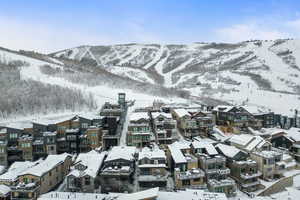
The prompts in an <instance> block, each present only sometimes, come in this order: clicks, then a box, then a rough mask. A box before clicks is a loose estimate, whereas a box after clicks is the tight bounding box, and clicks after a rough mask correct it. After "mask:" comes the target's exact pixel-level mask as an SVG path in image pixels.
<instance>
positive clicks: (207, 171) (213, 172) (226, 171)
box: [205, 168, 230, 175]
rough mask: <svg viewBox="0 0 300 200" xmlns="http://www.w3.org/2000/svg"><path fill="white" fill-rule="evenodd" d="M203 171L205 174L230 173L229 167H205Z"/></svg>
mask: <svg viewBox="0 0 300 200" xmlns="http://www.w3.org/2000/svg"><path fill="white" fill-rule="evenodd" d="M205 173H207V174H220V175H228V174H230V169H229V168H223V169H206V170H205Z"/></svg>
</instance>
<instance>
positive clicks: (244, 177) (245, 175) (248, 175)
mask: <svg viewBox="0 0 300 200" xmlns="http://www.w3.org/2000/svg"><path fill="white" fill-rule="evenodd" d="M261 175H262V173H261V172H259V171H258V172H256V173H242V174H241V178H242V179H245V180H247V179H251V178H256V177H259V176H261Z"/></svg>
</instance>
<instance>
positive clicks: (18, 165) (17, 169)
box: [0, 160, 41, 181]
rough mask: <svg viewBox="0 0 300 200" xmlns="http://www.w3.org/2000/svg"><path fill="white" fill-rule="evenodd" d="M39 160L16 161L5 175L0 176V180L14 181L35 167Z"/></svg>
mask: <svg viewBox="0 0 300 200" xmlns="http://www.w3.org/2000/svg"><path fill="white" fill-rule="evenodd" d="M39 162H41V160H38V161H35V162H30V161H16V162H14V163H13V164H12V165H11V166H10V167H9V168H8V170H7V172H6V173H4V174H2V175H0V180H3V181H15V180H16V179H17V178H18V176H19V175H21V174H23V172H25V171H27V170H28V169H30V168H32V167H33V166H35V165H37V164H38V163H39Z"/></svg>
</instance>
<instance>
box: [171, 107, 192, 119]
mask: <svg viewBox="0 0 300 200" xmlns="http://www.w3.org/2000/svg"><path fill="white" fill-rule="evenodd" d="M174 112H175V113H176V115H178V117H180V118H181V117H184V116H191V114H190V113H189V112H188V111H187V110H186V109H183V108H179V109H174Z"/></svg>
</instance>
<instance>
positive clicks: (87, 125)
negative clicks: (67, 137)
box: [81, 123, 89, 128]
mask: <svg viewBox="0 0 300 200" xmlns="http://www.w3.org/2000/svg"><path fill="white" fill-rule="evenodd" d="M88 127H89V124H88V123H82V124H81V128H88Z"/></svg>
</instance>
